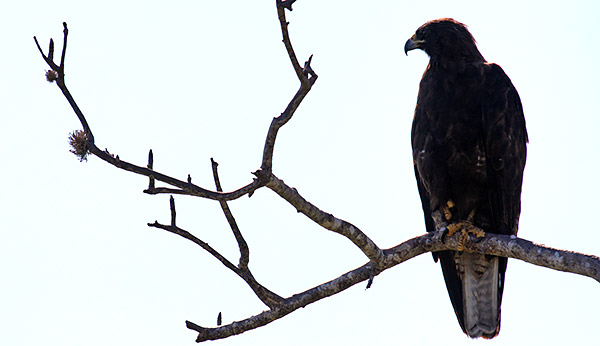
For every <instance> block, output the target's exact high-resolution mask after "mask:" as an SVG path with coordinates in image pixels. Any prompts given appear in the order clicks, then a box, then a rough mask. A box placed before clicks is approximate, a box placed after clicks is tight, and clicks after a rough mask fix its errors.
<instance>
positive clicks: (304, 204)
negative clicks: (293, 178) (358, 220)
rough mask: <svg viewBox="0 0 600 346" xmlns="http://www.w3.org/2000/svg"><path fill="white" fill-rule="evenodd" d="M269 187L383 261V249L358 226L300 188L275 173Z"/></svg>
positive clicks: (378, 260)
mask: <svg viewBox="0 0 600 346" xmlns="http://www.w3.org/2000/svg"><path fill="white" fill-rule="evenodd" d="M267 187H268V188H269V189H271V190H273V191H275V192H276V193H277V194H278V195H279V196H281V197H282V198H283V199H285V200H286V201H288V202H289V203H290V204H291V205H293V206H294V208H296V210H297V211H298V212H299V213H302V214H304V215H306V216H308V218H309V219H311V220H313V221H314V222H316V223H317V224H319V225H320V226H321V227H323V228H326V229H328V230H330V231H333V232H335V233H338V234H341V235H343V236H345V237H346V238H348V239H350V240H351V241H352V242H353V243H354V244H355V245H356V246H358V248H359V249H361V250H362V252H364V254H365V255H366V256H367V257H368V258H369V259H370V260H371V261H373V262H375V263H380V262H381V261H382V259H383V251H382V250H381V249H380V248H379V247H378V246H377V244H375V242H374V241H373V240H371V238H369V237H368V236H367V235H366V234H364V233H363V232H362V231H361V230H360V229H359V228H358V227H356V226H354V225H353V224H351V223H349V222H347V221H344V220H340V219H338V218H336V217H335V216H333V215H331V214H329V213H326V212H324V211H322V210H321V209H319V208H317V207H316V206H315V205H313V204H312V203H310V202H309V201H307V200H306V199H304V198H303V197H302V196H301V195H300V193H298V190H296V189H294V188H291V187H289V186H287V185H286V184H285V183H284V182H283V180H281V179H279V178H277V177H276V176H275V175H274V174H271V175H270V180H269V182H268V183H267Z"/></svg>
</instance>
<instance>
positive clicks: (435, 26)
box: [404, 18, 483, 60]
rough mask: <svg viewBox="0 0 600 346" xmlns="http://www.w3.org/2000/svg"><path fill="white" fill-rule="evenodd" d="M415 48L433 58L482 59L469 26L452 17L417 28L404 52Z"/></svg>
mask: <svg viewBox="0 0 600 346" xmlns="http://www.w3.org/2000/svg"><path fill="white" fill-rule="evenodd" d="M413 49H422V50H423V51H425V53H427V55H429V57H431V58H432V59H441V58H444V59H451V60H455V59H467V60H472V59H481V60H483V56H481V53H479V50H478V49H477V46H476V44H475V39H474V38H473V36H472V35H471V33H470V32H469V30H467V26H466V25H464V24H462V23H460V22H457V21H456V20H454V19H452V18H442V19H436V20H432V21H429V22H427V23H425V24H423V25H421V27H420V28H418V29H417V31H416V32H415V34H414V35H413V36H412V37H411V38H409V39H408V41H406V44H405V45H404V53H405V54H406V55H408V51H410V50H413Z"/></svg>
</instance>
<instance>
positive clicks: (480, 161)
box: [404, 18, 527, 338]
mask: <svg viewBox="0 0 600 346" xmlns="http://www.w3.org/2000/svg"><path fill="white" fill-rule="evenodd" d="M413 49H422V50H424V51H425V53H427V55H429V65H428V66H427V69H426V70H425V73H424V74H423V78H422V79H421V84H420V86H419V95H418V98H417V107H416V109H415V116H414V120H413V125H412V132H411V136H412V153H413V163H414V169H415V175H416V178H417V185H418V189H419V194H420V195H421V202H422V206H423V212H424V214H425V226H426V228H427V231H428V232H431V231H435V230H442V229H447V230H448V231H449V232H450V233H454V232H456V231H459V232H462V233H463V234H464V236H465V237H466V236H468V234H469V233H475V234H478V235H479V236H481V231H482V230H483V231H484V232H489V233H497V234H507V235H516V234H517V229H518V226H519V214H520V212H521V185H522V182H523V169H524V168H525V158H526V155H527V148H526V144H527V130H526V129H525V118H524V116H523V107H522V106H521V100H520V98H519V94H518V93H517V90H516V89H515V87H514V86H513V84H512V83H511V81H510V79H509V78H508V76H507V75H506V74H505V73H504V71H503V70H502V68H500V66H498V65H496V64H492V63H488V62H486V60H485V59H484V58H483V56H482V55H481V53H480V52H479V50H478V49H477V46H476V44H475V39H474V38H473V36H472V35H471V34H470V33H469V31H468V30H467V27H466V26H465V25H464V24H461V23H459V22H457V21H455V20H453V19H449V18H444V19H437V20H432V21H430V22H427V23H425V24H424V25H423V26H421V27H420V28H419V29H417V31H416V33H415V34H414V35H413V36H412V37H411V38H410V39H409V40H408V41H407V42H406V45H405V46H404V51H405V52H406V53H408V51H409V50H413ZM433 257H434V259H435V261H436V262H437V261H438V260H439V261H440V263H441V267H442V272H443V274H444V280H445V281H446V287H447V288H448V294H449V295H450V300H451V301H452V306H453V307H454V312H455V313H456V317H457V318H458V322H459V323H460V326H461V328H462V330H463V331H464V332H465V333H466V334H467V335H468V336H470V337H472V338H476V337H484V338H493V337H494V336H496V335H498V332H499V330H500V304H501V302H502V292H503V290H504V275H505V272H506V263H507V259H506V258H505V257H497V256H490V255H482V254H477V253H469V252H466V251H465V252H463V251H440V252H435V253H433Z"/></svg>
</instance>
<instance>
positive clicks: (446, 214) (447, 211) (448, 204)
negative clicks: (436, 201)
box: [443, 201, 454, 221]
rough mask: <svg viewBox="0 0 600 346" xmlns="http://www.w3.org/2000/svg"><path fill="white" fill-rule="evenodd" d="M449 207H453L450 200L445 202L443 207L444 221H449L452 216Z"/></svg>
mask: <svg viewBox="0 0 600 346" xmlns="http://www.w3.org/2000/svg"><path fill="white" fill-rule="evenodd" d="M450 208H454V202H452V201H448V202H446V206H445V207H444V209H443V213H444V219H446V221H450V219H451V218H452V212H451V211H450Z"/></svg>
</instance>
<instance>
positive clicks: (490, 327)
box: [455, 252, 504, 338]
mask: <svg viewBox="0 0 600 346" xmlns="http://www.w3.org/2000/svg"><path fill="white" fill-rule="evenodd" d="M455 261H456V262H457V263H458V264H459V266H460V267H462V268H461V270H460V271H461V272H462V273H461V274H463V275H462V278H461V279H462V280H461V281H462V289H463V292H462V293H463V309H464V310H463V311H464V321H463V327H464V329H465V332H466V333H467V335H469V336H470V337H471V338H477V337H484V338H493V337H494V336H496V335H498V332H499V331H500V300H501V299H502V298H501V297H502V285H503V284H504V283H503V281H504V280H503V279H504V277H503V275H501V274H500V273H499V272H500V270H499V262H500V258H499V257H497V256H490V255H482V254H476V253H468V252H463V253H457V254H456V257H455Z"/></svg>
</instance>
